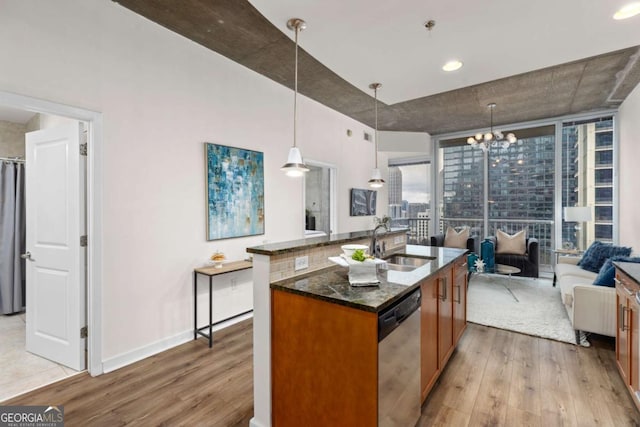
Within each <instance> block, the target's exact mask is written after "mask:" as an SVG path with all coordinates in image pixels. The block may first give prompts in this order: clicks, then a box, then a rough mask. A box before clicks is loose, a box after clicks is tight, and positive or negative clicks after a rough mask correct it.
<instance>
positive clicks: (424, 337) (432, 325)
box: [420, 277, 440, 401]
mask: <svg viewBox="0 0 640 427" xmlns="http://www.w3.org/2000/svg"><path fill="white" fill-rule="evenodd" d="M439 284H440V281H439V280H438V277H434V278H429V279H426V280H424V281H423V282H422V283H421V284H420V290H421V291H422V304H421V306H420V389H421V390H422V400H423V401H424V400H425V399H426V398H427V395H428V394H429V391H430V390H431V388H432V387H433V385H434V383H435V382H436V379H437V378H438V373H439V370H438V301H439V299H438V295H439V288H438V285H439Z"/></svg>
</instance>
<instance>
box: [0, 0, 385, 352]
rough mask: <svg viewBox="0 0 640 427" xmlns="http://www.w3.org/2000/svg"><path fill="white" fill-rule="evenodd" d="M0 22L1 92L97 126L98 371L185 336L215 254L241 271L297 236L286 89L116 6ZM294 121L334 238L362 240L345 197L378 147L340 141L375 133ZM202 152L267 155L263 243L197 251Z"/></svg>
mask: <svg viewBox="0 0 640 427" xmlns="http://www.w3.org/2000/svg"><path fill="white" fill-rule="evenodd" d="M0 10H2V13H1V14H0V50H2V52H3V57H4V58H5V59H9V58H10V59H11V60H6V61H4V62H3V65H2V72H0V90H2V91H6V92H13V93H18V94H22V95H27V96H32V97H36V98H42V99H47V100H51V101H54V102H59V103H63V104H68V105H72V106H77V107H81V108H86V109H90V110H95V111H99V112H102V113H103V119H104V134H103V140H104V158H103V164H104V201H103V205H104V211H103V216H104V247H103V253H104V264H103V265H104V277H103V284H104V285H103V286H104V290H103V310H104V311H103V313H104V338H103V349H104V359H109V358H114V357H116V356H121V355H123V354H127V353H129V352H131V351H133V350H134V349H137V348H140V347H144V346H147V345H151V344H153V343H156V342H160V341H162V340H165V339H167V338H169V337H173V336H176V335H177V334H181V333H183V332H185V331H187V330H189V329H190V328H191V327H192V299H193V295H192V282H191V280H192V276H191V273H192V271H193V268H194V267H197V266H201V265H203V264H204V261H205V260H206V259H207V258H208V256H209V255H210V254H211V253H212V252H214V251H215V250H223V251H224V252H225V253H226V254H227V256H228V258H230V259H242V258H244V257H245V248H246V247H248V246H254V245H259V244H262V243H263V242H265V241H270V242H275V241H282V240H290V239H295V238H299V237H300V236H301V235H302V230H303V227H304V214H303V210H302V209H303V201H302V181H301V180H294V179H291V178H288V177H286V176H285V175H284V174H283V173H282V172H281V171H280V170H279V168H280V166H281V165H282V164H283V163H284V161H285V159H286V155H287V152H288V149H289V147H290V145H291V143H292V128H293V126H292V124H293V119H292V114H293V107H292V96H291V91H290V90H289V89H287V88H285V87H283V86H281V85H279V84H276V83H274V82H272V81H271V80H268V79H267V78H265V77H263V76H260V75H258V74H256V73H254V72H252V71H250V70H248V69H246V68H244V67H242V66H240V65H238V64H236V63H233V62H231V61H230V60H228V59H226V58H224V57H221V56H220V55H218V54H216V53H213V52H211V51H209V50H207V49H205V48H203V47H201V46H199V45H197V44H195V43H193V42H191V41H189V40H186V39H185V38H183V37H180V36H178V35H176V34H174V33H171V32H170V31H168V30H166V29H164V28H162V27H160V26H158V25H156V24H153V23H151V22H150V21H148V20H146V19H144V18H142V17H140V16H138V15H136V14H134V13H133V12H131V11H129V10H127V9H125V8H123V7H121V6H119V5H118V4H116V3H113V2H111V1H107V0H85V1H73V0H58V1H56V2H42V1H37V0H25V1H10V0H0ZM25 52H28V55H27V54H25ZM286 59H287V60H288V59H290V58H286ZM298 113H299V127H298V129H299V134H298V141H299V142H298V144H299V146H300V148H301V150H302V153H303V155H304V156H305V158H308V159H314V160H317V161H322V162H326V163H331V164H334V165H336V166H337V167H338V195H337V204H338V212H339V214H338V216H339V217H338V224H337V228H336V229H337V230H338V231H339V232H346V231H353V230H360V229H366V228H370V227H371V223H372V221H371V218H370V217H364V218H363V217H358V218H352V217H349V214H348V194H349V189H350V188H351V187H365V186H366V182H367V180H368V179H369V174H370V171H371V168H372V166H373V151H372V150H373V144H371V143H369V142H365V141H361V140H360V141H358V140H356V139H355V138H348V137H347V136H346V129H352V130H353V131H354V134H355V135H358V134H360V135H361V134H362V133H363V132H364V131H365V130H366V131H368V132H370V133H371V132H372V130H371V129H370V128H368V127H366V126H364V125H362V124H361V123H359V122H356V121H354V120H352V119H350V118H348V117H346V116H344V115H342V114H339V113H337V112H335V111H333V110H330V109H328V108H326V107H324V106H322V105H320V104H318V103H317V102H315V101H312V100H309V99H307V98H304V97H303V98H302V99H300V102H299V111H298ZM205 141H206V142H214V143H219V144H225V145H231V146H235V147H243V148H249V149H253V150H260V151H263V152H264V160H265V221H266V224H265V229H266V231H265V235H262V236H256V237H246V238H239V239H230V240H222V241H214V242H207V241H206V240H205V196H204V194H205V172H204V156H203V143H204V142H205ZM383 157H384V155H383V156H381V164H386V160H385V159H384V158H383ZM363 159H364V161H363ZM369 159H370V160H369ZM383 173H384V172H383ZM381 193H384V194H379V199H378V200H379V204H380V206H379V209H380V210H382V211H386V200H387V197H386V192H385V191H382V192H381ZM229 303H230V304H232V303H233V302H232V301H229Z"/></svg>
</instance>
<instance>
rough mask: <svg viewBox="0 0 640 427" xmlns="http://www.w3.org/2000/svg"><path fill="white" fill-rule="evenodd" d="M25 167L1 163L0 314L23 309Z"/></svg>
mask: <svg viewBox="0 0 640 427" xmlns="http://www.w3.org/2000/svg"><path fill="white" fill-rule="evenodd" d="M24 251H25V201H24V165H23V164H22V163H16V162H8V161H0V313H2V314H10V313H16V312H19V311H22V310H23V309H24V306H25V283H26V277H25V261H24V260H23V259H22V258H20V255H21V254H23V253H24Z"/></svg>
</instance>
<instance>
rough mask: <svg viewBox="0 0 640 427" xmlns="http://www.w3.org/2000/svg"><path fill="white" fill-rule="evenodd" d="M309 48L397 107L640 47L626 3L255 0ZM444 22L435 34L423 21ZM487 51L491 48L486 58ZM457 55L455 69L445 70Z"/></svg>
mask: <svg viewBox="0 0 640 427" xmlns="http://www.w3.org/2000/svg"><path fill="white" fill-rule="evenodd" d="M249 2H250V3H251V4H253V5H254V6H255V7H256V9H258V10H259V11H260V13H262V14H263V15H264V16H265V17H266V18H267V19H268V20H269V21H271V23H272V24H273V25H274V26H276V27H277V28H279V29H281V31H283V33H285V34H286V35H287V36H289V37H291V38H293V36H294V33H293V32H292V31H291V30H288V29H287V27H286V22H287V20H288V19H289V18H292V17H297V18H301V19H304V20H305V21H306V22H307V29H306V30H305V31H303V32H302V33H301V34H300V37H299V43H300V46H301V48H303V49H304V50H306V51H307V52H308V53H309V54H311V55H312V56H313V57H315V58H316V59H317V60H318V61H320V62H321V63H322V64H324V65H325V66H326V67H328V68H329V69H331V70H332V71H334V72H335V73H337V74H338V75H339V76H340V77H342V78H344V79H345V80H347V81H348V82H349V83H351V84H353V85H354V86H356V87H358V88H359V89H361V90H363V91H365V92H367V93H370V92H372V90H371V89H369V88H368V86H369V84H370V83H372V82H380V83H382V85H383V87H382V88H381V89H380V90H379V92H378V98H379V99H380V100H381V101H382V102H384V103H386V104H395V103H398V102H402V101H407V100H411V99H415V98H420V97H424V96H429V95H433V94H436V93H441V92H446V91H449V90H453V89H459V88H462V87H467V86H471V85H474V84H478V83H483V82H488V81H492V80H496V79H499V78H503V77H507V76H512V75H516V74H520V73H524V72H528V71H532V70H537V69H541V68H545V67H549V66H553V65H558V64H563V63H567V62H571V61H575V60H578V59H583V58H586V57H590V56H595V55H599V54H603V53H606V52H611V51H615V50H618V49H623V48H627V47H631V46H636V45H638V44H640V15H637V16H635V17H633V18H630V19H627V20H623V21H615V20H614V19H613V18H612V16H613V14H614V13H615V12H616V10H618V9H619V8H620V7H622V6H624V5H625V4H628V3H629V1H628V0H536V1H530V0H529V1H523V0H484V1H482V0H448V1H445V0H403V1H402V2H394V1H381V0H374V1H371V0H323V1H317V0H249ZM430 19H433V20H435V21H436V26H435V28H434V29H433V30H432V31H431V32H428V31H427V30H426V29H425V27H424V23H425V22H426V21H427V20H430ZM487 51H490V52H491V54H489V55H487V53H486V52H487ZM453 58H457V59H460V60H461V61H463V62H464V66H463V67H462V68H461V69H460V70H458V71H454V72H450V73H447V72H444V71H442V69H441V67H442V65H444V63H445V62H447V61H448V60H450V59H453Z"/></svg>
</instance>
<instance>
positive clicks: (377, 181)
mask: <svg viewBox="0 0 640 427" xmlns="http://www.w3.org/2000/svg"><path fill="white" fill-rule="evenodd" d="M381 87H382V84H380V83H371V84H370V85H369V89H373V96H374V102H375V104H374V110H375V115H376V129H375V130H376V132H375V134H374V136H373V142H374V147H375V153H374V156H375V157H374V158H375V167H374V169H373V172H371V179H370V180H369V187H371V188H380V187H382V186H383V185H384V180H383V179H382V174H381V173H380V169H378V89H379V88H381Z"/></svg>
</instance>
